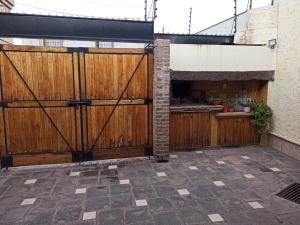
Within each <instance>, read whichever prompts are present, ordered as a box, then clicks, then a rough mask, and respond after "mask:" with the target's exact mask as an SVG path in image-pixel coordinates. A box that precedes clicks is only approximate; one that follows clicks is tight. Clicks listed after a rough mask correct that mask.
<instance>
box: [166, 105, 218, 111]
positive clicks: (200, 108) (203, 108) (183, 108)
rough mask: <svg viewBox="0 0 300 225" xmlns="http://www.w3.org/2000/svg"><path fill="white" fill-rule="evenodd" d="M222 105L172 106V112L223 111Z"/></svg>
mask: <svg viewBox="0 0 300 225" xmlns="http://www.w3.org/2000/svg"><path fill="white" fill-rule="evenodd" d="M222 109H223V106H222V105H171V106H170V111H171V112H197V111H199V112H208V111H221V110H222Z"/></svg>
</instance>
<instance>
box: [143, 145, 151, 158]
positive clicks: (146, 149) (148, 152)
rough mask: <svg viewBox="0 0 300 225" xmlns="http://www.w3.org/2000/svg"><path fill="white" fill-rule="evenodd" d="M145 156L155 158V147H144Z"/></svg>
mask: <svg viewBox="0 0 300 225" xmlns="http://www.w3.org/2000/svg"><path fill="white" fill-rule="evenodd" d="M144 155H145V156H149V157H150V156H153V147H152V146H145V147H144Z"/></svg>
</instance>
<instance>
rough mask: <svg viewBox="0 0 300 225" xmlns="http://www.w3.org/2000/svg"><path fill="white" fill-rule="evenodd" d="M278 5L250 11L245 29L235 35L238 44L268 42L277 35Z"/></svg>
mask: <svg viewBox="0 0 300 225" xmlns="http://www.w3.org/2000/svg"><path fill="white" fill-rule="evenodd" d="M277 22H278V21H277V6H266V7H261V8H256V9H252V10H250V11H248V21H247V23H246V26H245V27H244V28H245V29H240V30H238V32H237V33H236V34H235V36H234V42H235V43H238V44H268V41H269V40H271V39H274V38H276V36H277Z"/></svg>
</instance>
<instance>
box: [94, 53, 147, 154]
mask: <svg viewBox="0 0 300 225" xmlns="http://www.w3.org/2000/svg"><path fill="white" fill-rule="evenodd" d="M146 54H147V53H146ZM146 54H143V56H142V57H141V59H140V61H139V63H138V64H137V66H136V68H135V69H134V71H133V73H132V75H131V76H130V79H129V80H128V82H127V84H126V86H125V88H124V89H123V91H122V93H121V95H120V96H119V98H118V100H117V102H116V104H115V105H114V106H113V109H112V111H111V112H110V114H109V116H108V118H107V119H106V121H105V123H104V125H103V127H102V128H101V130H100V132H99V134H98V136H97V138H96V139H95V141H94V142H93V144H92V146H91V148H90V151H93V150H94V149H95V147H96V144H97V142H98V141H99V139H100V137H101V135H102V134H103V131H104V129H105V127H106V126H107V124H108V122H109V120H110V118H111V117H112V115H113V113H114V111H115V110H116V108H117V106H118V105H119V103H120V101H121V100H122V97H123V95H124V93H125V91H126V90H127V88H128V86H129V84H130V82H131V81H132V79H133V77H134V75H135V74H136V72H137V70H138V68H139V67H140V65H141V63H142V61H143V59H144V58H145V55H146Z"/></svg>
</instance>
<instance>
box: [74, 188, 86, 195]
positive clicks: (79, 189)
mask: <svg viewBox="0 0 300 225" xmlns="http://www.w3.org/2000/svg"><path fill="white" fill-rule="evenodd" d="M85 193H86V188H78V189H76V190H75V194H85Z"/></svg>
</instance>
